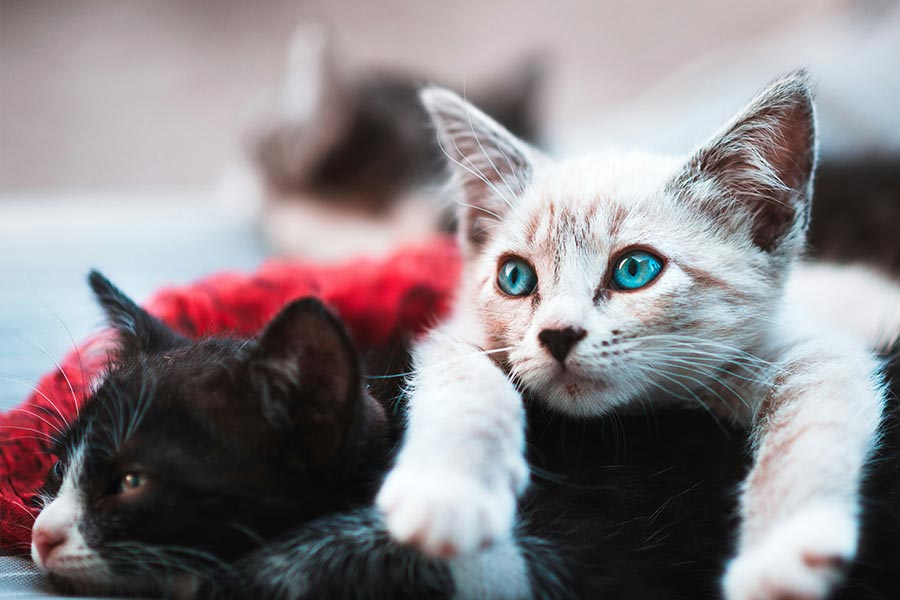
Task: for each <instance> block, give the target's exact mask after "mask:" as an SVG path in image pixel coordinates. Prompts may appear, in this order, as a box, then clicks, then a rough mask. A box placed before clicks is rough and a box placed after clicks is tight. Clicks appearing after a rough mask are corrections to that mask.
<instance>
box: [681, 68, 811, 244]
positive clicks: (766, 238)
mask: <svg viewBox="0 0 900 600" xmlns="http://www.w3.org/2000/svg"><path fill="white" fill-rule="evenodd" d="M815 161H816V143H815V111H814V108H813V102H812V95H811V92H810V88H809V83H808V77H807V74H806V72H805V71H803V70H800V71H796V72H793V73H791V74H789V75H787V76H785V77H783V78H782V79H779V80H777V81H775V82H774V83H773V84H771V85H770V86H769V87H768V88H766V89H765V90H764V91H763V92H762V93H760V94H759V95H758V96H757V97H756V98H755V99H754V100H753V101H751V102H750V104H749V105H748V106H747V107H746V108H745V109H744V110H743V111H742V112H741V113H740V114H739V115H738V116H737V117H735V118H734V119H733V120H732V121H731V122H730V123H729V124H728V125H726V126H725V127H724V129H723V130H722V131H720V132H719V133H718V134H716V135H715V136H713V138H712V140H711V141H709V142H708V143H707V144H705V145H704V146H703V148H701V149H700V150H699V151H698V152H696V153H695V154H694V156H693V157H692V158H691V160H690V161H689V163H688V165H687V168H686V169H685V170H684V171H683V172H682V173H681V174H680V175H679V176H678V178H676V180H675V189H676V190H677V191H678V192H680V193H685V194H687V196H688V197H689V201H691V202H695V203H699V205H700V208H701V209H702V210H703V212H704V213H706V214H707V215H708V216H711V217H713V219H714V220H715V221H716V222H718V223H719V224H720V225H722V226H723V227H725V228H726V230H728V231H731V232H734V233H739V234H741V235H745V234H749V239H750V241H751V242H752V243H753V244H754V245H755V246H757V247H758V248H761V249H762V250H764V251H766V252H770V253H788V254H791V253H794V252H797V251H799V249H800V248H801V246H802V244H803V241H804V239H805V233H806V227H807V225H808V222H809V211H810V203H811V188H812V176H813V170H814V168H815Z"/></svg>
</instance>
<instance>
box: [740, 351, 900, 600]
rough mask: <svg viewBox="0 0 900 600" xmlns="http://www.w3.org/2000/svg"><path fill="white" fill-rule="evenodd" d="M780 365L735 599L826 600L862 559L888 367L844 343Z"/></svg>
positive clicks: (747, 491) (751, 479)
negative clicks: (868, 482) (865, 499)
mask: <svg viewBox="0 0 900 600" xmlns="http://www.w3.org/2000/svg"><path fill="white" fill-rule="evenodd" d="M780 364H781V365H782V369H781V370H780V372H779V375H778V376H777V377H776V379H775V382H774V385H773V386H772V388H771V390H770V392H769V394H768V396H767V397H766V398H765V400H764V401H763V403H762V405H761V406H760V409H759V412H758V414H757V419H756V424H755V440H754V442H755V444H754V449H755V457H754V464H753V468H752V470H751V472H750V474H749V476H748V478H747V480H746V481H745V483H744V489H743V496H742V498H741V513H742V514H741V516H742V529H741V536H740V544H739V549H738V554H737V557H736V558H735V559H734V560H733V561H732V562H731V564H730V565H729V566H728V570H727V573H726V576H725V582H724V584H725V591H726V596H727V597H728V598H729V600H750V599H760V600H761V599H767V598H772V599H775V598H777V599H801V598H802V599H804V600H807V599H818V598H823V597H825V596H826V595H827V594H828V592H829V590H830V589H831V587H832V586H833V585H834V583H835V582H837V581H838V580H839V579H840V577H841V576H842V575H843V572H844V570H845V568H846V566H847V565H848V563H849V561H851V560H852V559H853V557H854V555H855V552H856V544H857V532H858V527H859V519H858V515H859V508H860V502H859V497H858V492H859V488H860V480H861V476H862V470H863V467H864V464H865V462H866V460H867V459H868V458H869V456H870V454H871V452H872V450H873V449H874V446H875V444H876V441H877V429H878V426H879V422H880V420H881V414H882V410H883V407H884V402H885V396H884V388H883V387H882V382H881V378H880V376H879V375H878V374H879V365H878V363H877V361H876V360H875V358H874V357H873V356H871V355H870V354H869V353H868V352H867V351H866V350H865V349H864V348H863V347H862V346H860V345H859V344H857V343H856V342H854V341H851V340H849V339H846V338H838V337H836V336H835V337H830V338H829V339H823V338H821V337H820V338H818V339H816V340H810V341H807V342H804V343H802V344H799V345H797V346H795V347H793V348H792V349H790V350H789V351H788V352H787V353H786V354H785V355H784V357H783V360H782V361H781V363H780Z"/></svg>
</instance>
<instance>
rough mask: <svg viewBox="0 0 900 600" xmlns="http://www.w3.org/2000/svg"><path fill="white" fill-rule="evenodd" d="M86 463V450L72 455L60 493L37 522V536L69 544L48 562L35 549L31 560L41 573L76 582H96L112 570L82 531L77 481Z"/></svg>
mask: <svg viewBox="0 0 900 600" xmlns="http://www.w3.org/2000/svg"><path fill="white" fill-rule="evenodd" d="M83 461H84V448H83V447H82V446H80V447H79V448H78V449H77V450H76V451H75V452H73V453H72V456H71V458H70V464H69V467H68V468H67V469H66V474H65V477H64V478H63V482H62V485H61V486H60V489H59V493H58V494H57V495H56V497H55V498H54V499H53V501H52V502H50V503H49V504H48V505H47V506H45V507H44V509H43V510H42V511H41V513H40V514H39V515H38V517H37V519H36V520H35V522H34V527H33V535H38V534H39V533H40V532H41V531H44V532H47V533H49V534H51V535H52V536H54V537H62V538H63V539H64V540H65V541H63V542H62V543H61V544H60V545H59V546H57V547H56V548H55V549H54V550H53V551H51V553H50V555H49V556H47V557H45V558H46V561H45V560H43V559H42V558H41V556H40V555H39V554H38V551H37V548H36V546H35V545H34V544H32V546H31V558H32V559H33V560H34V563H35V564H36V565H37V567H38V569H40V570H41V571H42V572H44V573H54V574H57V575H60V576H63V577H66V578H69V579H74V580H92V579H96V578H97V577H98V573H100V574H102V573H106V572H107V570H108V569H107V567H106V565H105V564H104V562H103V560H102V559H101V558H100V557H99V556H98V555H97V554H96V552H94V551H92V550H91V549H90V548H89V547H88V545H87V544H86V543H85V540H84V536H83V535H82V534H81V531H80V529H79V525H80V523H81V520H82V518H83V512H84V508H83V505H82V500H81V494H80V492H79V490H78V487H77V481H78V479H79V477H80V474H81V471H82V469H83Z"/></svg>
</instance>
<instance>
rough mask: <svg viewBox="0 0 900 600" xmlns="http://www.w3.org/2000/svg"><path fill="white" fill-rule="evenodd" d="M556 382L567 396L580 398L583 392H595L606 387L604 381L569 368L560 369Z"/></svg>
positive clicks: (606, 384)
mask: <svg viewBox="0 0 900 600" xmlns="http://www.w3.org/2000/svg"><path fill="white" fill-rule="evenodd" d="M557 381H558V385H559V386H560V387H561V388H562V389H563V391H564V392H565V393H566V394H567V395H569V396H581V395H583V394H584V393H585V392H588V391H590V392H597V391H600V390H603V389H605V388H606V387H608V383H607V382H606V381H605V380H603V379H599V378H597V377H596V376H590V375H587V374H582V373H579V372H578V371H576V370H573V369H571V368H568V369H566V368H561V369H560V371H559V375H558V377H557Z"/></svg>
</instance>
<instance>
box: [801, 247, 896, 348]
mask: <svg viewBox="0 0 900 600" xmlns="http://www.w3.org/2000/svg"><path fill="white" fill-rule="evenodd" d="M785 298H786V302H787V304H789V305H795V306H803V307H804V308H805V309H807V310H808V311H809V313H810V315H811V316H812V317H813V318H815V319H816V320H818V321H820V322H823V323H829V324H831V325H833V326H835V327H838V328H839V329H841V330H842V331H846V332H847V333H850V334H852V335H854V336H855V337H857V338H858V339H860V340H863V341H864V342H866V343H868V344H869V345H870V346H872V347H874V348H877V347H880V346H883V345H884V344H886V343H889V342H891V341H892V339H893V337H894V336H896V335H898V334H900V285H898V284H897V282H895V281H892V280H890V279H888V278H887V277H885V276H884V275H882V274H880V273H878V272H877V271H875V270H873V269H871V268H869V267H866V266H863V265H834V264H827V263H802V264H800V265H799V266H798V267H797V268H796V269H794V273H793V276H792V277H791V278H790V279H789V280H788V282H787V287H786V288H785Z"/></svg>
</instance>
